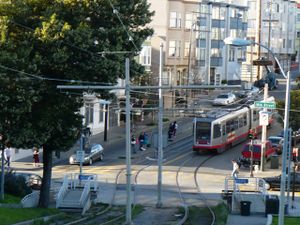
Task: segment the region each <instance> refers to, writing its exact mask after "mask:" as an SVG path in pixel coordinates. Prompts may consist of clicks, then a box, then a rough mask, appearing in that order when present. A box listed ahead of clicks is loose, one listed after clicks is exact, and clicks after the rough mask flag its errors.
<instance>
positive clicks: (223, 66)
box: [140, 0, 247, 86]
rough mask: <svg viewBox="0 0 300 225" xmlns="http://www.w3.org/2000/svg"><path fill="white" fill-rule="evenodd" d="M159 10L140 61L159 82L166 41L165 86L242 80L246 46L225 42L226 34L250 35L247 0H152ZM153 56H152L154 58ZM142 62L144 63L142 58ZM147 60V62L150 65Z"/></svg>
mask: <svg viewBox="0 0 300 225" xmlns="http://www.w3.org/2000/svg"><path fill="white" fill-rule="evenodd" d="M148 2H149V3H150V4H151V10H153V11H155V16H154V18H153V21H152V23H151V24H150V26H151V27H153V29H154V35H153V36H152V37H151V38H150V39H149V40H148V41H147V43H146V44H145V48H144V49H143V51H142V54H141V58H140V59H142V60H141V61H140V62H142V64H144V65H145V66H147V68H148V69H149V71H151V73H152V76H153V79H152V81H153V83H157V79H155V77H157V75H158V68H159V46H160V43H163V46H164V47H163V49H164V57H163V58H164V69H163V84H165V85H167V84H171V85H174V86H176V85H184V84H219V83H221V81H222V80H225V81H236V80H238V81H239V80H240V79H241V78H240V74H241V73H240V62H242V61H245V60H246V48H239V49H237V48H230V47H227V46H224V42H223V40H224V39H225V38H226V37H227V36H233V37H241V38H246V35H247V13H246V12H247V1H246V0H245V1H244V0H239V1H207V0H203V1H200V0H160V1H157V0H148ZM150 55H151V56H150ZM143 60H144V61H143ZM147 63H148V64H147Z"/></svg>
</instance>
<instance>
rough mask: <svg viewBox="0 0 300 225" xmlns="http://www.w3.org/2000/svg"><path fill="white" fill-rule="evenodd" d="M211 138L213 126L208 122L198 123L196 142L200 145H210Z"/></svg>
mask: <svg viewBox="0 0 300 225" xmlns="http://www.w3.org/2000/svg"><path fill="white" fill-rule="evenodd" d="M210 136H211V124H210V123H206V122H197V124H196V136H195V138H196V141H197V143H198V144H209V143H210Z"/></svg>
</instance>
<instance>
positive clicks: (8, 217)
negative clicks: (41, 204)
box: [0, 208, 59, 225]
mask: <svg viewBox="0 0 300 225" xmlns="http://www.w3.org/2000/svg"><path fill="white" fill-rule="evenodd" d="M57 213H59V211H58V210H57V209H41V208H20V209H12V208H0V221H1V225H9V224H14V223H18V222H22V221H26V220H31V219H35V218H39V217H43V216H50V215H54V214H57Z"/></svg>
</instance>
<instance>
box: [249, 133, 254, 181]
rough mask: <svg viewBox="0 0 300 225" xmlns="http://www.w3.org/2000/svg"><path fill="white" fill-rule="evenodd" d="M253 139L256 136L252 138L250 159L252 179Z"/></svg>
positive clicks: (251, 175)
mask: <svg viewBox="0 0 300 225" xmlns="http://www.w3.org/2000/svg"><path fill="white" fill-rule="evenodd" d="M253 138H254V136H252V138H251V142H250V146H249V148H250V152H251V158H250V177H253Z"/></svg>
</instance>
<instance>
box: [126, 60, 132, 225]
mask: <svg viewBox="0 0 300 225" xmlns="http://www.w3.org/2000/svg"><path fill="white" fill-rule="evenodd" d="M129 82H130V81H129V58H126V62H125V95H126V184H127V187H126V197H127V201H126V225H131V224H132V219H131V149H130V147H131V145H130V83H129Z"/></svg>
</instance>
